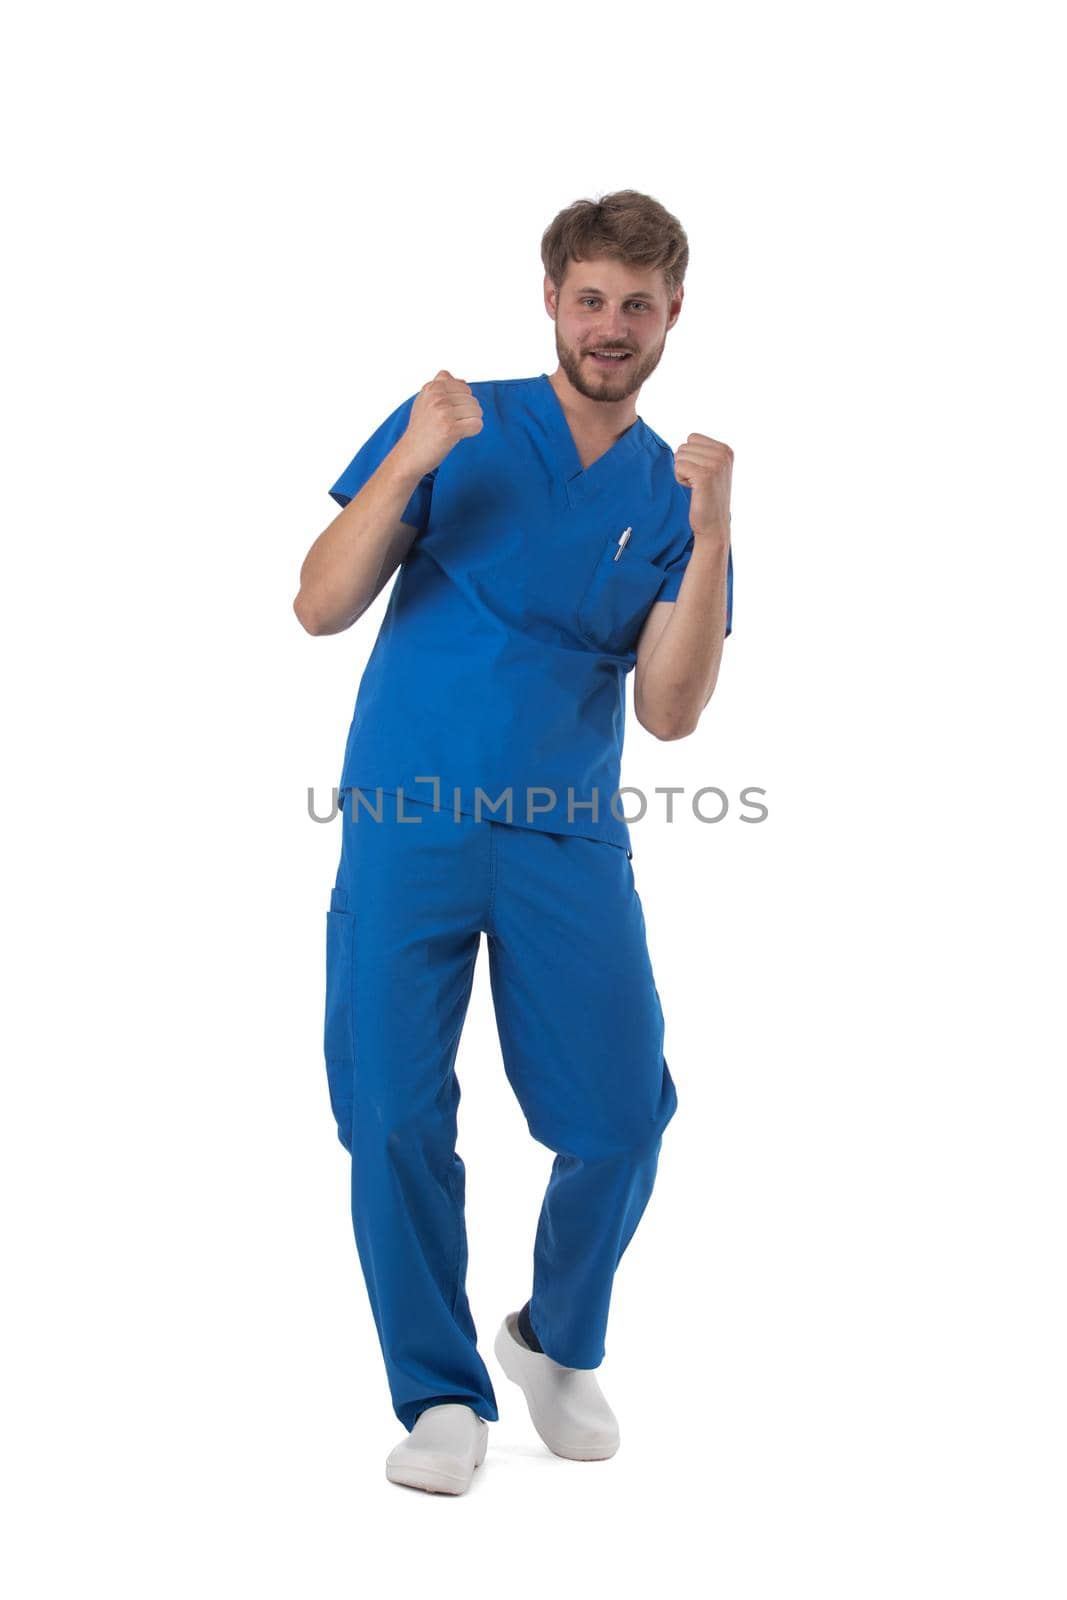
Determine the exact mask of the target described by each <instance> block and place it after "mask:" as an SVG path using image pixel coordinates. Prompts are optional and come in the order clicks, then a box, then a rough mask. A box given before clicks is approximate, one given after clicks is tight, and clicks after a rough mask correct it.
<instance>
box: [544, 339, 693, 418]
mask: <svg viewBox="0 0 1067 1600" xmlns="http://www.w3.org/2000/svg"><path fill="white" fill-rule="evenodd" d="M666 343H667V336H666V334H664V336H663V339H662V341H661V343H660V346H659V349H658V350H649V351H646V353H645V354H644V355H643V356H638V355H636V354H635V353H633V352H631V355H630V359H629V360H628V361H620V362H619V363H618V369H619V370H618V371H617V372H616V371H614V370H613V369H612V368H611V367H605V366H602V365H600V364H599V363H597V362H594V361H593V360H592V359H591V358H590V356H589V350H588V349H583V350H575V349H573V348H571V347H570V346H569V345H565V344H563V342H562V341H561V339H560V336H559V330H558V327H557V331H556V355H557V357H558V358H559V364H560V366H561V367H562V368H563V370H564V372H565V373H566V375H567V380H568V382H569V383H570V384H571V385H572V386H573V387H574V388H575V389H577V391H578V393H579V394H582V395H585V397H586V399H587V400H605V401H611V402H614V401H618V400H625V399H626V398H627V396H629V395H631V394H634V393H635V392H636V390H638V389H639V388H640V387H641V385H642V384H643V383H644V381H645V379H646V378H647V377H648V376H649V374H650V373H653V372H655V370H656V368H657V367H658V366H659V362H660V357H661V356H662V354H663V349H664V345H665V344H666ZM592 348H595V347H594V346H590V347H589V349H592ZM609 348H610V347H609ZM620 348H622V349H627V348H628V346H626V345H623V346H621V347H620Z"/></svg>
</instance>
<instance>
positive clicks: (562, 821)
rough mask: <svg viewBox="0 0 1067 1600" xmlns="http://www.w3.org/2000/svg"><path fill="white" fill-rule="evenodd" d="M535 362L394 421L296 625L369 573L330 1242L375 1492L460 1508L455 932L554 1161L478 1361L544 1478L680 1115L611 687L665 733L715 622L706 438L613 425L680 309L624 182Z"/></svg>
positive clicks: (624, 419) (702, 689) (588, 1434)
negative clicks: (512, 1409)
mask: <svg viewBox="0 0 1067 1600" xmlns="http://www.w3.org/2000/svg"><path fill="white" fill-rule="evenodd" d="M542 256H543V260H544V263H545V269H546V271H545V282H544V295H545V307H546V310H547V312H548V315H549V316H550V317H551V318H552V321H553V323H554V326H555V334H556V353H557V356H558V359H559V366H558V368H557V370H556V371H555V372H553V373H551V374H548V373H541V374H540V375H539V376H537V377H533V378H515V379H506V380H498V381H485V382H479V383H470V384H468V383H466V382H464V381H463V380H462V379H459V378H455V377H453V375H452V374H451V373H450V372H448V371H445V370H442V371H439V372H438V373H437V375H436V376H435V377H434V378H432V379H431V380H430V381H429V382H427V383H425V384H423V386H422V388H421V389H420V390H419V391H418V393H417V394H414V395H411V396H410V397H409V398H408V399H406V400H405V401H404V402H403V403H402V404H401V405H400V406H398V407H397V408H396V409H395V410H394V411H393V412H392V413H391V414H390V416H388V417H387V418H386V420H385V421H384V422H383V423H382V424H381V426H380V427H379V428H378V429H377V431H376V432H375V433H374V434H373V435H372V436H371V437H370V438H369V439H368V440H367V442H366V443H365V444H364V445H363V446H362V448H361V449H360V450H359V452H358V453H357V455H356V456H355V458H354V459H353V460H352V462H351V463H350V464H349V466H348V467H347V468H346V469H345V471H344V472H343V473H342V474H341V476H340V478H339V479H338V480H337V482H336V483H335V484H334V486H333V488H332V489H331V490H330V493H331V494H332V496H333V498H334V499H335V500H336V501H337V502H338V503H339V504H340V505H341V507H342V508H343V509H342V510H341V512H340V514H339V515H338V516H337V517H336V518H335V519H334V521H333V522H332V523H331V524H330V525H329V527H328V528H327V529H326V530H325V532H324V533H323V534H322V535H321V536H320V537H319V538H318V539H317V540H316V542H315V543H314V544H313V545H312V547H311V550H310V551H309V553H308V555H307V557H306V559H305V561H304V564H303V567H302V569H301V574H300V592H299V594H298V596H297V598H296V601H295V603H294V609H295V611H296V614H297V616H298V618H299V620H300V622H301V623H302V624H303V626H304V627H305V628H306V629H307V630H308V632H309V633H312V634H324V633H336V632H339V631H340V630H342V629H345V628H348V627H350V626H351V625H352V623H353V622H355V621H356V620H357V619H358V618H359V617H360V616H361V615H362V614H363V612H364V611H365V610H366V609H367V607H368V606H369V605H370V604H371V603H372V601H373V600H374V599H375V597H376V596H377V595H378V594H379V593H380V591H381V589H382V588H383V586H384V585H385V584H386V583H387V582H388V581H389V580H390V578H391V577H392V576H393V574H394V573H395V572H397V569H398V568H399V575H398V577H397V581H396V583H395V584H394V586H393V589H392V592H391V594H390V597H389V604H388V607H387V609H386V613H385V617H384V619H383V622H382V626H381V629H380V632H379V634H378V638H377V640H376V642H375V646H374V650H373V652H372V654H371V657H370V659H369V661H368V663H367V667H366V671H365V673H364V675H363V679H362V682H361V685H360V689H359V696H358V699H357V704H356V709H355V715H354V717H353V720H352V725H351V729H350V732H349V736H348V743H347V747H346V750H345V758H344V766H343V770H342V775H341V785H340V800H341V810H342V848H341V862H340V866H339V868H338V873H337V880H336V885H335V888H334V890H333V895H332V899H331V906H330V910H329V913H328V915H327V984H326V988H327V995H326V1022H325V1053H326V1066H327V1075H328V1082H329V1089H330V1096H331V1104H332V1109H333V1113H334V1115H335V1117H336V1121H337V1127H338V1133H339V1137H340V1139H341V1142H342V1143H343V1144H344V1146H345V1148H346V1149H347V1150H348V1151H349V1152H350V1153H351V1155H352V1158H353V1159H352V1219H353V1227H354V1232H355V1238H356V1245H357V1249H358V1253H359V1258H360V1262H361V1266H362V1270H363V1274H364V1279H365V1282H366V1286H367V1291H368V1294H369V1297H370V1302H371V1307H372V1310H373V1314H374V1319H375V1325H376V1328H377V1332H378V1337H379V1341H380V1344H381V1349H382V1353H383V1356H384V1359H385V1365H386V1373H387V1378H388V1382H389V1386H390V1392H391V1395H392V1401H393V1408H394V1411H395V1412H396V1415H397V1417H398V1418H399V1419H400V1420H401V1421H402V1422H403V1424H404V1426H405V1428H406V1429H407V1436H406V1437H405V1438H404V1439H403V1440H401V1442H400V1443H399V1444H398V1445H397V1446H396V1447H395V1449H394V1450H393V1451H392V1452H391V1453H390V1455H389V1457H388V1460H387V1463H386V1471H387V1475H388V1477H389V1478H390V1480H391V1481H393V1482H396V1483H402V1484H407V1485H411V1486H414V1487H419V1488H423V1489H428V1490H432V1491H436V1492H441V1493H453V1494H457V1493H462V1492H463V1491H464V1490H465V1489H466V1488H467V1487H468V1486H469V1484H470V1482H471V1479H472V1476H473V1472H474V1468H475V1467H476V1466H478V1465H479V1464H480V1463H481V1461H482V1460H483V1459H484V1456H485V1451H486V1443H487V1438H488V1423H489V1422H492V1421H496V1420H497V1416H498V1412H497V1405H496V1398H495V1395H494V1391H493V1386H492V1383H491V1381H490V1377H489V1374H488V1371H487V1370H486V1367H485V1365H484V1363H483V1361H482V1359H481V1357H480V1355H479V1353H478V1349H477V1340H476V1330H475V1325H474V1321H473V1318H472V1316H471V1311H470V1307H469V1305H468V1301H467V1296H466V1290H465V1275H466V1265H467V1240H466V1231H465V1225H464V1180H465V1169H464V1165H463V1162H462V1160H461V1159H460V1157H459V1155H458V1154H457V1153H456V1149H455V1143H456V1129H457V1122H456V1111H457V1106H458V1102H459V1095H460V1090H459V1084H458V1082H457V1079H456V1075H455V1071H454V1062H455V1056H456V1051H457V1047H458V1043H459V1038H460V1033H461V1031H462V1027H463V1022H464V1018H465V1015H466V1010H467V1003H468V1000H469V996H470V989H471V981H472V977H473V973H474V967H475V961H476V958H477V954H478V950H479V948H480V944H481V936H482V934H483V933H484V934H485V935H486V938H487V943H488V950H489V970H490V982H491V988H492V995H493V1004H494V1010H495V1014H496V1019H497V1027H498V1032H499V1036H500V1044H501V1051H502V1055H503V1061H504V1067H505V1071H506V1073H507V1076H508V1079H509V1081H510V1083H511V1085H512V1087H513V1088H514V1090H515V1093H516V1095H517V1096H518V1099H519V1101H520V1104H521V1106H522V1109H523V1112H524V1115H525V1117H526V1120H527V1124H528V1126H529V1129H530V1132H531V1134H532V1135H533V1137H534V1138H535V1139H537V1140H538V1141H540V1142H541V1143H543V1144H545V1145H546V1146H547V1147H548V1148H549V1149H551V1150H553V1151H554V1152H555V1153H556V1159H555V1161H554V1163H553V1168H552V1174H551V1178H550V1181H549V1184H548V1188H547V1191H546V1194H545V1198H544V1204H543V1206H542V1210H541V1215H540V1219H539V1222H538V1227H537V1232H536V1238H535V1242H534V1253H533V1282H532V1290H531V1295H530V1299H529V1300H528V1301H527V1302H526V1304H525V1305H524V1306H523V1307H522V1308H521V1310H519V1311H518V1312H510V1313H509V1314H508V1315H507V1316H506V1317H505V1319H504V1322H503V1324H502V1326H501V1328H500V1330H499V1332H498V1334H497V1338H496V1342H495V1346H494V1349H495V1353H496V1355H497V1358H498V1360H499V1361H500V1364H501V1367H502V1369H503V1371H504V1372H505V1374H506V1375H507V1376H508V1377H509V1378H511V1379H512V1380H513V1381H515V1382H516V1383H517V1384H518V1385H519V1386H520V1387H521V1388H522V1390H523V1392H524V1394H525V1396H526V1400H527V1404H528V1406H529V1410H530V1415H531V1418H532V1421H533V1423H534V1426H535V1427H536V1429H537V1431H538V1433H539V1434H540V1436H541V1438H542V1439H543V1440H544V1442H545V1443H546V1444H547V1445H548V1446H549V1448H550V1449H551V1450H553V1451H554V1452H555V1453H556V1454H558V1455H562V1456H567V1457H570V1458H572V1459H579V1460H602V1459H605V1458H606V1457H608V1456H610V1455H612V1454H614V1452H615V1450H616V1449H617V1448H618V1444H619V1430H618V1424H617V1421H616V1419H615V1416H614V1414H613V1413H612V1411H611V1408H610V1406H609V1405H608V1403H607V1400H606V1399H605V1397H604V1395H603V1393H602V1391H601V1389H600V1387H599V1384H598V1382H597V1379H596V1376H595V1370H594V1369H595V1368H596V1367H597V1366H598V1365H599V1364H600V1362H601V1361H602V1360H603V1356H604V1337H605V1330H606V1326H607V1319H608V1307H609V1302H610V1297H611V1286H612V1280H613V1276H614V1272H615V1269H616V1267H617V1265H618V1262H619V1259H620V1257H621V1255H622V1253H623V1251H624V1250H625V1248H626V1246H627V1244H628V1243H629V1240H630V1239H631V1237H632V1236H633V1233H634V1231H635V1229H636V1227H637V1224H638V1222H639V1221H640V1218H641V1216H642V1214H643V1212H644V1209H645V1207H646V1205H647V1202H648V1199H649V1196H650V1194H651V1191H652V1186H653V1183H654V1179H655V1173H656V1166H657V1161H658V1155H659V1148H660V1140H661V1136H662V1133H663V1130H664V1128H665V1127H666V1125H667V1123H668V1121H669V1120H670V1118H671V1116H672V1115H673V1113H674V1110H675V1108H676V1105H677V1095H676V1091H675V1087H674V1083H673V1080H672V1078H671V1075H670V1072H669V1070H668V1067H667V1062H666V1060H665V1058H664V1055H663V1033H664V1022H663V1014H662V1011H661V1008H660V1002H659V995H658V993H657V990H656V986H655V982H654V979H653V974H652V968H651V963H650V959H649V954H648V949H647V944H646V938H645V925H644V918H643V914H642V910H641V903H640V899H639V897H638V894H637V890H636V887H635V881H634V872H633V867H632V865H631V861H632V855H633V852H632V848H631V842H630V836H629V830H628V827H627V823H626V819H625V816H624V815H623V813H622V809H621V804H620V801H619V797H618V795H617V793H616V791H617V789H618V784H619V771H620V761H621V749H622V739H623V719H624V711H625V680H626V674H627V673H628V672H629V671H630V669H631V668H635V669H636V670H635V679H634V709H635V714H636V716H637V717H638V720H639V721H640V722H641V723H642V725H643V726H644V727H645V728H647V729H649V730H650V731H651V732H652V733H654V734H655V735H656V736H657V737H659V738H661V739H676V738H680V737H684V736H685V735H687V734H689V733H691V732H692V731H693V729H694V728H695V727H696V725H697V721H698V719H699V717H700V714H701V712H702V711H703V709H704V707H705V705H706V704H707V702H708V700H709V699H710V697H711V694H712V692H713V690H714V687H715V683H716V679H717V676H718V671H719V664H720V660H721V656H722V648H723V641H724V639H725V637H726V636H727V634H729V633H730V631H731V626H732V623H731V616H732V594H733V569H732V556H731V551H730V529H729V524H730V483H731V469H732V463H733V452H732V450H730V448H729V446H727V445H725V444H722V443H719V442H718V441H716V440H714V439H711V438H709V437H707V436H706V435H704V434H700V433H691V434H690V435H689V437H688V439H687V441H686V442H685V444H683V445H682V446H680V448H679V449H678V450H677V451H676V452H675V453H674V454H673V456H672V453H671V450H670V448H669V447H668V446H667V445H666V443H665V442H664V441H663V440H662V439H661V438H660V437H659V436H658V435H657V434H655V433H653V431H652V430H651V429H650V428H649V427H648V426H647V425H646V424H645V422H644V421H643V420H642V419H641V418H640V417H639V416H638V415H637V411H636V401H637V395H638V393H639V391H640V388H641V385H642V384H643V383H644V381H645V379H646V378H647V377H648V376H649V375H650V374H651V373H652V372H653V371H654V370H655V368H656V366H657V365H658V363H659V360H660V357H661V355H662V353H663V348H664V344H665V341H666V336H667V333H668V331H669V330H670V329H671V328H672V327H673V326H674V324H675V322H676V321H677V318H678V315H679V312H680V310H681V304H682V296H683V289H682V280H683V277H684V273H685V267H686V264H687V260H688V247H687V244H686V240H685V234H684V232H683V231H682V229H681V227H680V225H679V224H678V223H677V221H676V220H675V219H674V218H673V217H671V216H670V214H669V213H668V212H666V211H665V210H664V209H663V207H662V206H660V205H659V204H658V203H657V202H656V201H655V200H653V199H650V198H649V197H648V196H645V195H640V194H637V193H635V192H634V191H632V190H626V191H622V192H621V193H619V194H616V195H609V196H606V197H604V198H603V199H602V200H600V201H599V202H592V201H580V202H578V203H577V204H576V205H574V206H572V207H570V208H569V209H568V210H567V211H564V212H562V213H561V214H560V215H559V216H558V217H557V218H556V219H555V221H554V222H553V223H552V225H551V226H550V227H549V229H548V230H547V231H546V233H545V235H544V237H543V239H542Z"/></svg>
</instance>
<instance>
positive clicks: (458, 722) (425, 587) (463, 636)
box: [330, 372, 733, 849]
mask: <svg viewBox="0 0 1067 1600" xmlns="http://www.w3.org/2000/svg"><path fill="white" fill-rule="evenodd" d="M470 388H471V391H472V393H473V394H474V395H475V396H476V397H477V399H478V401H479V403H480V404H481V407H482V415H483V426H482V431H481V432H480V433H479V434H476V435H475V436H474V437H472V438H468V439H461V440H460V441H459V443H458V444H456V445H455V446H454V447H453V449H452V450H451V451H450V452H449V454H448V455H447V456H446V457H445V459H444V461H442V462H441V464H440V466H439V467H437V468H436V469H435V470H434V471H433V472H429V473H427V474H426V475H425V477H423V478H422V479H421V481H420V482H419V483H418V484H417V485H416V488H415V490H414V493H413V494H412V496H411V499H410V500H409V501H408V504H407V506H406V507H405V509H404V511H403V513H402V520H403V521H404V522H406V523H409V524H411V525H412V526H413V527H415V528H417V529H418V530H419V531H418V535H417V537H416V538H415V539H414V540H413V541H412V544H411V548H410V550H409V552H408V555H407V557H406V558H405V560H404V561H403V562H402V564H401V565H400V567H399V568H398V569H397V575H396V579H395V581H394V584H393V588H392V591H391V593H390V595H389V602H388V606H387V608H386V612H385V616H384V618H383V620H382V625H381V628H380V630H379V632H378V637H377V639H376V641H375V644H374V649H373V650H372V652H371V655H370V659H369V660H368V662H367V666H366V669H365V671H364V674H363V678H362V681H361V683H360V686H359V693H358V696H357V699H356V707H355V714H354V716H353V719H352V724H351V728H350V730H349V734H348V742H347V745H346V748H345V755H344V764H343V769H342V774H341V783H340V786H339V787H340V789H341V790H342V791H345V790H347V789H350V788H359V789H361V790H362V792H363V794H364V795H365V796H366V798H367V801H368V802H369V803H370V804H371V805H373V806H375V807H376V806H377V790H378V789H379V788H380V789H381V790H382V791H383V794H384V795H386V796H395V795H396V793H397V792H398V790H401V789H402V790H403V796H404V799H403V805H404V810H405V813H406V814H410V815H417V814H418V806H419V805H420V804H429V805H434V804H437V805H439V806H440V807H441V808H443V809H445V810H448V811H451V812H455V811H459V812H461V813H464V814H467V815H471V816H474V815H480V816H481V817H483V818H489V819H492V820H494V821H499V822H511V823H513V824H515V825H517V826H521V827H532V828H539V829H543V830H545V831H548V832H552V833H565V834H580V835H582V836H584V837H586V838H590V839H601V840H604V841H605V842H607V843H609V844H613V845H617V846H620V847H621V848H623V849H628V848H629V845H630V835H629V829H628V827H627V824H626V821H625V817H624V816H623V814H622V813H623V809H624V805H625V804H626V803H627V796H626V795H625V794H623V795H622V796H620V797H618V798H616V799H615V800H614V806H613V804H612V798H613V796H614V795H615V791H616V790H617V789H618V787H619V784H620V782H621V778H620V770H621V761H622V747H623V736H624V729H625V716H626V674H627V673H628V672H629V671H630V670H631V668H632V667H633V666H634V664H635V661H636V659H637V657H636V647H637V638H638V635H639V633H640V631H641V626H642V623H643V622H644V620H645V617H646V615H647V613H648V611H649V608H650V607H651V606H652V604H653V603H654V602H655V601H657V600H674V599H675V598H676V597H677V594H678V590H679V588H680V586H681V581H682V575H683V573H684V571H685V567H686V563H687V562H688V560H689V556H690V554H691V552H692V549H693V542H694V541H693V534H692V532H691V530H690V527H689V503H690V498H691V491H690V490H689V489H688V488H686V487H685V485H683V484H680V483H679V482H678V480H677V479H676V477H675V475H674V457H673V452H672V451H671V449H670V446H669V445H667V444H666V442H665V441H664V440H663V439H661V438H660V437H659V435H658V434H656V433H654V432H653V431H652V429H651V428H650V427H648V425H647V424H646V423H645V422H644V421H643V420H642V419H641V418H640V417H638V418H637V420H636V421H635V422H634V423H632V424H631V426H630V427H629V428H628V429H627V430H626V432H625V433H624V434H623V435H622V436H621V438H619V439H617V440H616V441H615V443H614V444H613V445H612V446H611V448H610V449H609V450H608V451H607V452H606V453H605V454H604V455H602V456H600V457H598V459H597V460H596V461H594V462H593V463H592V465H591V466H588V467H585V468H583V467H582V463H581V459H580V457H579V455H578V450H577V447H576V445H575V443H574V438H573V435H572V434H571V431H570V427H569V425H568V423H567V418H566V416H565V414H564V411H563V408H562V406H561V405H560V402H559V399H558V397H557V395H556V392H555V390H554V389H553V387H552V384H551V383H550V381H549V378H548V374H547V373H544V372H542V373H541V374H540V376H539V377H536V378H510V379H498V380H495V381H486V382H484V383H472V384H471V385H470ZM416 399H417V395H409V396H408V398H407V399H406V400H405V401H403V403H402V404H401V405H399V406H397V408H396V410H395V411H394V412H392V414H391V415H390V416H388V417H387V418H386V419H385V421H384V422H383V423H382V424H381V426H380V427H379V428H378V429H377V430H376V431H375V432H374V433H373V434H372V435H371V436H370V438H369V439H368V440H367V442H366V443H365V444H364V445H363V446H362V448H361V449H360V450H359V451H358V452H357V454H356V455H355V457H354V458H353V460H352V461H351V462H350V463H349V464H348V466H347V467H346V468H345V470H344V472H342V474H341V476H340V477H339V478H338V480H337V482H336V483H335V484H334V485H333V487H332V489H331V490H330V494H331V495H332V496H333V498H334V499H335V500H336V501H337V503H338V504H339V505H341V506H346V505H347V504H348V502H349V500H351V499H352V497H353V496H354V495H356V494H357V493H358V492H359V490H360V489H361V488H362V487H363V485H364V484H365V483H366V481H367V479H368V478H369V477H370V476H371V475H372V473H374V471H375V470H376V469H377V467H378V466H379V465H380V464H381V462H382V461H383V460H384V458H385V457H386V456H387V455H388V454H389V451H390V450H391V449H392V448H393V446H394V445H395V444H396V442H397V440H398V439H399V438H400V437H401V435H402V434H403V432H404V430H405V428H406V427H407V424H408V419H409V417H410V415H411V408H412V406H413V404H414V403H415V400H416ZM627 527H630V528H632V530H633V531H632V533H631V535H630V538H629V541H628V542H627V543H626V545H625V546H624V547H623V550H622V553H621V555H620V556H619V558H618V560H615V559H614V558H615V553H616V551H617V549H618V540H619V537H620V535H621V534H622V532H623V530H624V529H625V528H627ZM726 592H727V616H726V633H727V634H729V633H730V632H731V631H732V626H733V552H732V550H731V551H730V553H729V559H728V566H727V591H726ZM434 778H436V779H438V780H439V784H438V785H437V786H435V785H434V783H433V781H432V780H433V779H434ZM479 789H480V790H481V791H482V797H481V800H480V805H479V807H478V809H477V810H476V804H475V802H476V797H477V791H478V790H479ZM509 791H510V796H509ZM509 802H510V809H509ZM383 804H387V805H389V804H391V805H392V806H393V807H394V808H395V806H396V801H395V799H393V800H388V799H387V800H384V801H383ZM628 804H629V809H630V810H631V811H633V810H635V809H639V806H638V803H637V801H636V798H635V797H633V796H631V797H630V798H629V802H628ZM357 809H358V811H359V813H360V815H361V816H362V815H363V807H362V804H359V805H358V806H357ZM616 811H617V812H618V815H616Z"/></svg>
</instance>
